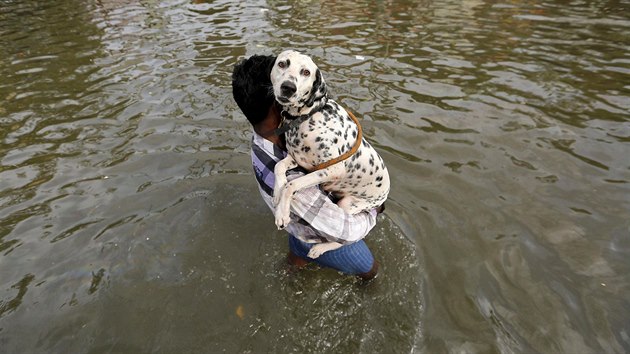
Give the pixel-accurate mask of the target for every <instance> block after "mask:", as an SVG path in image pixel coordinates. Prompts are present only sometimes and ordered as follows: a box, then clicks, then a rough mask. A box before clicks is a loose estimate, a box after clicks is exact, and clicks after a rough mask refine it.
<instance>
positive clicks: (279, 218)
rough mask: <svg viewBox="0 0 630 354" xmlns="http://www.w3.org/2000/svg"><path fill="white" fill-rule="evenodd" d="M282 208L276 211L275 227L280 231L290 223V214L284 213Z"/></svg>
mask: <svg viewBox="0 0 630 354" xmlns="http://www.w3.org/2000/svg"><path fill="white" fill-rule="evenodd" d="M283 209H284V208H280V207H278V208H277V209H276V215H275V216H276V226H277V227H278V230H282V229H284V228H285V227H287V225H289V223H290V222H291V212H290V211H289V212H284V210H283Z"/></svg>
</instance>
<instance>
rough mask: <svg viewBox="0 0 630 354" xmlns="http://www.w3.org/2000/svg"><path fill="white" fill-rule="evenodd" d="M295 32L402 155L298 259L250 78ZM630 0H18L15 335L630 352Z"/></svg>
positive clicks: (10, 245)
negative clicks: (350, 230)
mask: <svg viewBox="0 0 630 354" xmlns="http://www.w3.org/2000/svg"><path fill="white" fill-rule="evenodd" d="M284 49H298V50H301V51H303V52H305V53H307V54H309V55H311V56H313V58H314V59H315V61H316V63H318V64H319V66H320V68H321V69H322V70H323V72H324V75H325V77H326V79H327V82H328V84H329V88H330V90H331V92H332V94H333V96H334V97H335V98H336V99H337V100H338V101H339V102H341V103H342V104H343V105H345V106H346V107H348V109H350V110H352V111H353V112H355V113H357V116H359V117H360V119H361V120H362V122H363V127H364V131H365V134H366V136H367V137H368V140H369V141H370V142H372V143H373V145H374V146H375V147H376V148H377V149H378V150H379V151H380V153H381V154H382V156H383V158H384V160H385V162H386V163H387V165H388V167H389V171H390V174H391V178H392V191H391V194H390V200H389V202H388V208H387V211H386V213H385V214H384V215H383V216H381V217H379V222H378V224H377V226H376V227H375V229H374V230H373V231H372V232H371V233H370V235H369V236H368V237H367V238H366V241H367V242H368V244H369V245H370V247H371V248H372V250H373V252H374V254H375V256H376V257H377V259H378V260H379V261H380V263H381V272H380V275H379V277H378V278H377V279H375V280H374V281H372V282H370V283H367V284H363V283H361V282H359V281H357V280H356V279H354V278H351V277H346V276H342V275H340V274H338V273H336V272H334V271H332V270H322V269H317V268H316V267H309V268H308V269H306V270H303V271H300V272H292V271H290V270H289V269H287V267H286V265H285V263H284V256H285V254H286V251H287V241H286V237H285V234H284V233H283V232H282V231H277V230H276V229H275V226H274V223H273V218H272V216H271V214H270V212H269V211H268V210H267V207H266V206H265V205H264V203H263V201H262V199H261V198H260V196H259V194H258V190H257V187H256V183H255V179H254V177H253V175H252V171H251V163H250V157H249V144H250V136H251V131H250V127H249V125H248V123H247V121H246V120H245V118H244V116H243V115H242V114H241V113H240V111H239V110H238V108H237V106H236V104H235V102H234V101H233V99H232V96H231V88H230V74H231V71H232V67H233V65H234V64H235V63H236V62H237V61H238V60H239V59H241V58H244V57H246V56H250V55H253V54H271V53H279V52H280V51H282V50H284ZM629 49H630V2H629V1H627V0H621V1H619V0H617V1H615V0H608V1H605V0H594V1H577V0H576V1H553V0H550V1H546V2H540V1H534V0H525V1H516V0H505V1H501V0H497V1H487V2H484V1H480V0H472V1H460V0H435V1H428V0H427V1H393V0H392V1H365V2H357V1H349V0H341V1H326V2H322V3H321V4H320V3H319V2H314V1H273V0H269V1H267V2H265V1H247V2H245V1H208V2H199V1H190V0H163V1H154V0H137V1H134V0H94V1H79V0H57V1H43V0H40V1H35V0H33V1H17V0H13V1H12V0H4V1H0V352H2V353H35V352H46V353H101V352H104V353H107V352H117V353H118V352H120V353H143V352H158V353H174V352H223V351H224V352H253V353H258V352H273V353H288V352H312V353H319V352H331V353H332V352H335V353H385V352H387V353H409V352H414V353H534V352H541V353H604V352H605V353H623V352H629V351H630V275H629V274H630V217H629V214H630V213H629V211H630V113H629V112H630V50H629Z"/></svg>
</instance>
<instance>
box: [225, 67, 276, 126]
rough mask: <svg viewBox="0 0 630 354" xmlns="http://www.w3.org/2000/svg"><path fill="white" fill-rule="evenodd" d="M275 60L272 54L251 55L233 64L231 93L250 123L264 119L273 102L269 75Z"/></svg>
mask: <svg viewBox="0 0 630 354" xmlns="http://www.w3.org/2000/svg"><path fill="white" fill-rule="evenodd" d="M275 61H276V57H275V56H272V55H252V56H251V57H249V58H248V59H244V60H242V61H241V62H239V63H238V64H236V65H235V66H234V71H233V72H232V95H233V96H234V100H235V101H236V104H238V107H239V108H240V109H241V111H243V114H245V118H247V120H248V121H249V122H250V123H251V124H252V125H256V124H258V123H260V122H261V121H262V120H264V119H265V117H266V116H267V113H268V112H269V107H271V105H272V104H273V103H274V100H275V98H274V96H273V89H272V85H271V78H270V76H269V75H270V74H271V69H272V68H273V64H274V63H275Z"/></svg>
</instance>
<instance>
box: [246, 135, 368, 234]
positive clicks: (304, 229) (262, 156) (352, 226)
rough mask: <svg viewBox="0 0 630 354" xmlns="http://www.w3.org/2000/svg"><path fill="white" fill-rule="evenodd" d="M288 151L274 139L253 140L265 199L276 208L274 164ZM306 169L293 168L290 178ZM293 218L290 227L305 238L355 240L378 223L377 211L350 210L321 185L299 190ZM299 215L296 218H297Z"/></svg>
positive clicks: (289, 228)
mask: <svg viewBox="0 0 630 354" xmlns="http://www.w3.org/2000/svg"><path fill="white" fill-rule="evenodd" d="M284 156H285V155H284V154H283V153H282V152H281V151H279V150H278V149H277V148H276V147H275V146H273V144H272V143H270V142H269V141H267V140H264V139H262V138H260V137H258V136H256V135H254V138H253V144H252V163H253V167H254V173H255V176H256V181H257V182H258V188H259V190H260V194H261V196H262V197H263V200H264V201H265V203H267V205H268V206H269V208H270V209H271V210H272V211H274V212H275V208H274V206H273V202H272V197H273V187H274V183H275V176H274V173H273V171H274V167H275V164H276V163H277V161H279V160H280V159H282V158H283V157H284ZM302 175H303V173H300V172H296V170H292V171H290V172H289V176H288V177H287V178H288V179H289V180H291V179H294V178H297V177H299V176H302ZM291 212H292V222H291V223H290V224H289V225H288V226H287V231H288V232H289V233H292V234H294V235H296V236H301V238H303V239H305V240H314V241H317V240H321V238H322V237H323V238H325V239H326V240H327V241H330V242H339V243H352V242H356V241H358V240H360V239H362V238H363V237H365V236H366V235H367V234H368V232H369V231H370V230H371V229H372V228H373V227H374V225H376V212H375V211H371V212H369V213H367V212H362V213H358V214H356V215H351V214H347V213H346V212H344V211H343V209H341V208H340V207H339V206H337V204H335V203H333V202H332V201H331V200H330V199H329V198H328V196H327V194H326V193H325V192H323V191H322V190H321V189H319V187H318V186H314V187H310V188H304V189H302V190H299V191H297V192H296V193H295V195H294V196H293V198H292V202H291ZM294 217H295V218H294Z"/></svg>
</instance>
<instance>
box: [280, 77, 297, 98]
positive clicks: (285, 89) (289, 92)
mask: <svg viewBox="0 0 630 354" xmlns="http://www.w3.org/2000/svg"><path fill="white" fill-rule="evenodd" d="M295 91H297V87H296V86H295V84H294V83H292V82H291V81H285V82H283V83H282V85H280V92H281V93H282V95H283V96H284V97H291V96H293V94H294V93H295Z"/></svg>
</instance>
